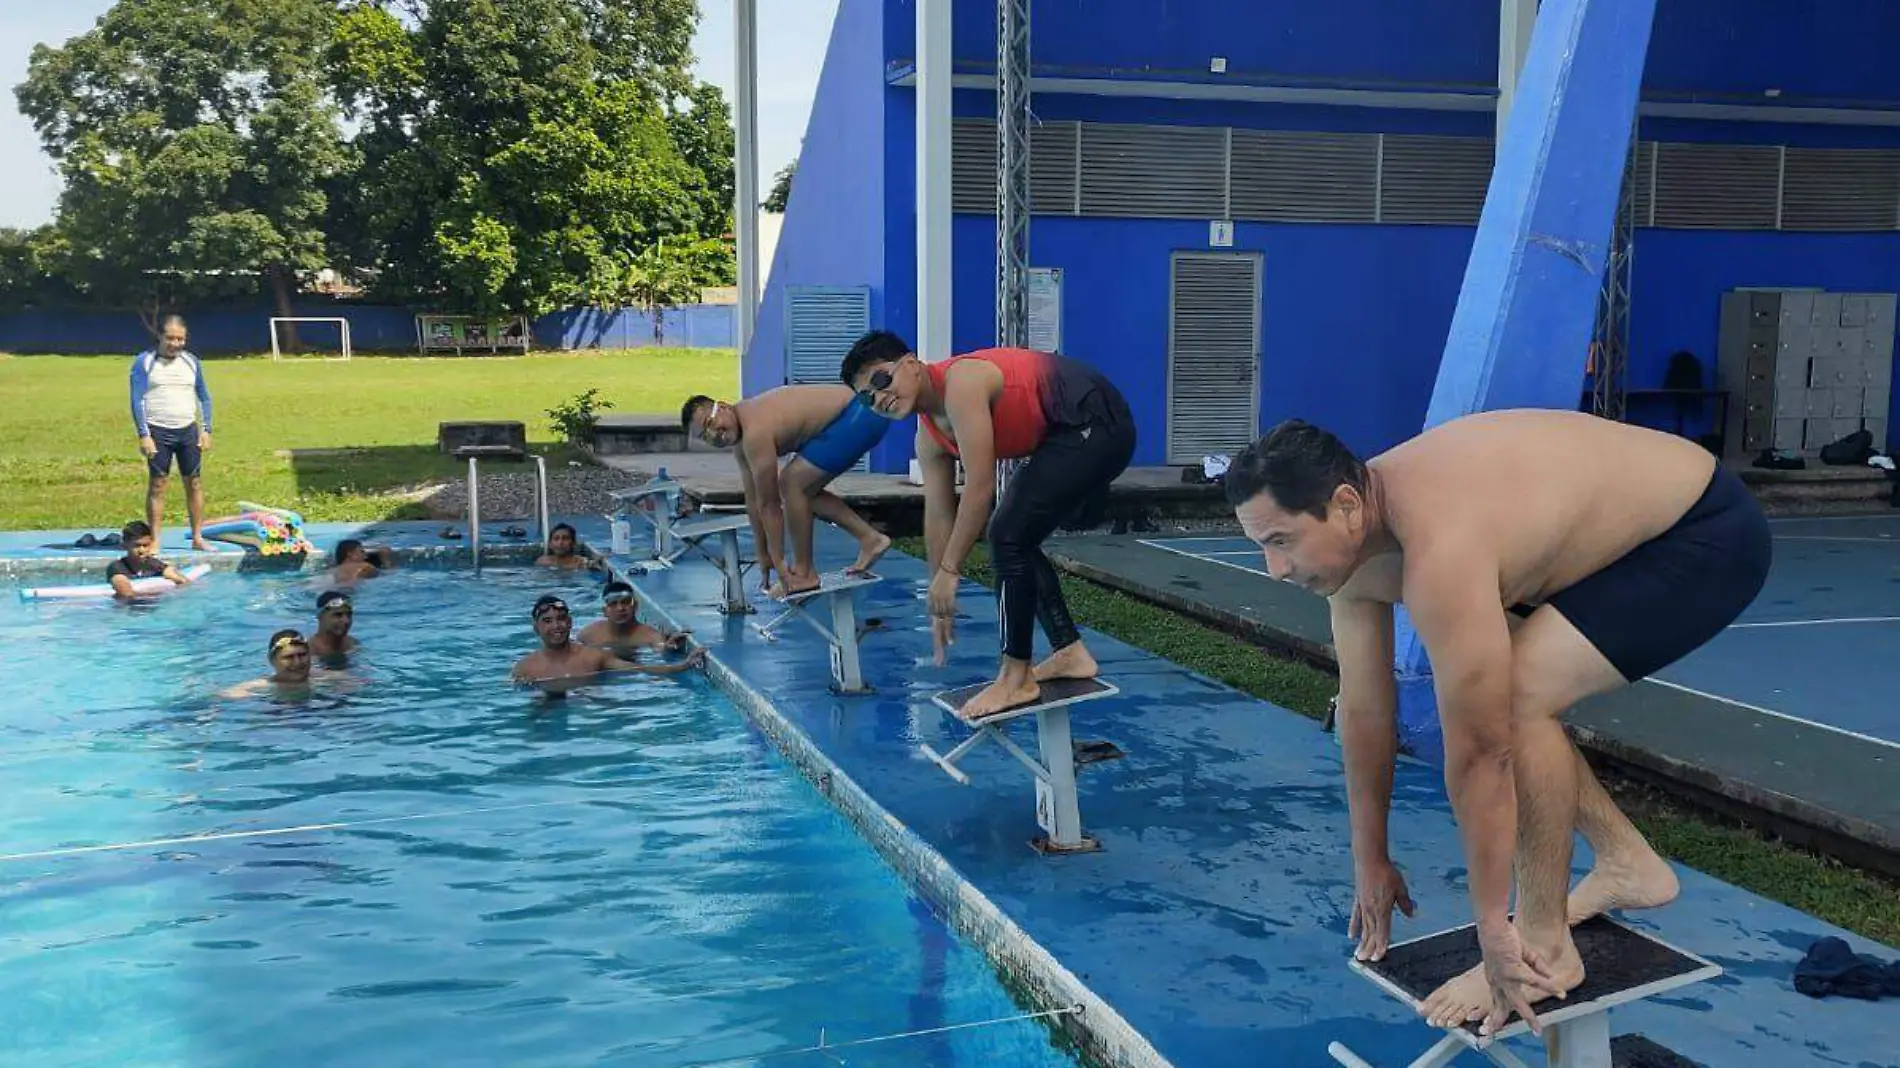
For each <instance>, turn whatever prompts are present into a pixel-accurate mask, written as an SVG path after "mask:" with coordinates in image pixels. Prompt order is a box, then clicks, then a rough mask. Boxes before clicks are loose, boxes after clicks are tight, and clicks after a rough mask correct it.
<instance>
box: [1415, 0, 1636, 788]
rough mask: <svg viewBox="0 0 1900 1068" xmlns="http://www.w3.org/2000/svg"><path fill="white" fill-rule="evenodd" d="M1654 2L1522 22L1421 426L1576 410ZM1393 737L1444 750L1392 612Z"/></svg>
mask: <svg viewBox="0 0 1900 1068" xmlns="http://www.w3.org/2000/svg"><path fill="white" fill-rule="evenodd" d="M1655 14H1656V0H1544V3H1543V4H1542V6H1541V8H1540V9H1539V10H1538V13H1537V23H1536V27H1535V29H1533V30H1532V31H1531V44H1530V51H1529V53H1528V55H1526V57H1525V60H1524V68H1523V70H1522V71H1521V72H1520V74H1519V76H1518V81H1517V86H1516V92H1515V94H1514V97H1513V102H1512V105H1511V110H1510V115H1509V117H1508V118H1507V120H1506V123H1505V127H1504V136H1503V138H1502V140H1501V141H1500V143H1499V145H1498V152H1497V161H1496V164H1495V166H1494V168H1493V170H1492V173H1491V186H1490V190H1489V191H1488V193H1487V194H1486V196H1485V201H1484V212H1483V214H1482V215H1481V216H1480V218H1479V220H1478V232H1477V237H1476V239H1475V240H1474V241H1473V243H1472V246H1471V259H1470V261H1469V263H1467V264H1466V267H1465V282H1464V288H1463V289H1462V290H1461V291H1460V292H1459V294H1458V307H1457V310H1456V311H1455V312H1454V313H1453V315H1452V321H1451V332H1450V335H1449V336H1448V337H1447V339H1446V342H1445V354H1444V357H1443V358H1442V359H1441V360H1440V361H1439V365H1438V381H1437V384H1436V386H1435V387H1434V388H1433V390H1432V401H1431V406H1430V407H1429V408H1428V409H1427V411H1426V413H1425V429H1427V430H1429V429H1431V428H1432V427H1434V426H1437V425H1439V424H1441V423H1445V422H1449V421H1450V420H1452V419H1456V418H1458V417H1459V416H1463V415H1468V414H1470V413H1472V412H1478V411H1491V410H1496V409H1499V408H1560V409H1564V410H1568V411H1575V410H1577V408H1578V407H1579V402H1580V401H1581V398H1582V395H1583V384H1584V367H1585V361H1586V360H1587V358H1588V354H1589V349H1590V339H1591V335H1592V332H1593V330H1594V328H1595V321H1596V306H1597V295H1598V293H1599V292H1600V290H1601V289H1602V285H1603V271H1604V267H1605V265H1606V263H1607V262H1608V260H1609V252H1610V237H1611V232H1612V230H1613V228H1614V226H1615V222H1616V210H1617V202H1618V200H1619V198H1620V197H1621V195H1622V185H1623V167H1624V164H1625V161H1626V159H1627V157H1628V155H1629V146H1630V130H1631V128H1632V125H1633V124H1634V122H1635V121H1636V108H1637V104H1638V101H1639V99H1640V98H1641V95H1642V81H1643V64H1644V59H1645V57H1646V56H1647V55H1648V53H1649V34H1650V26H1651V24H1652V22H1653V21H1654V19H1655ZM1394 661H1395V662H1394V665H1393V666H1394V670H1395V674H1396V675H1397V677H1398V683H1399V731H1400V735H1401V741H1402V742H1403V743H1404V744H1405V745H1406V747H1407V749H1408V750H1409V751H1411V752H1413V753H1414V754H1415V755H1417V756H1420V757H1423V758H1425V759H1429V760H1432V761H1433V762H1434V763H1439V762H1442V760H1443V745H1442V742H1441V741H1440V738H1439V733H1438V715H1437V702H1436V699H1435V697H1434V694H1433V692H1432V680H1431V664H1430V662H1429V660H1428V659H1427V657H1426V654H1425V649H1424V646H1423V644H1422V643H1421V642H1420V641H1419V640H1418V637H1417V635H1416V633H1414V632H1413V630H1412V629H1411V626H1410V624H1409V620H1408V619H1407V618H1406V616H1405V613H1404V610H1403V609H1400V611H1399V633H1398V641H1397V643H1396V646H1395V656H1394Z"/></svg>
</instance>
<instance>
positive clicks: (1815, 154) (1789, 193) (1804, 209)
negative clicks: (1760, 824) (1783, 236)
mask: <svg viewBox="0 0 1900 1068" xmlns="http://www.w3.org/2000/svg"><path fill="white" fill-rule="evenodd" d="M1781 228H1782V229H1784V230H1893V229H1896V228H1900V151H1895V150H1894V149H1890V148H1883V149H1864V148H1790V149H1788V160H1787V168H1786V170H1785V171H1784V172H1783V177H1782V186H1781Z"/></svg>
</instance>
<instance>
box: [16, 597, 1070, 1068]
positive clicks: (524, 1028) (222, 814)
mask: <svg viewBox="0 0 1900 1068" xmlns="http://www.w3.org/2000/svg"><path fill="white" fill-rule="evenodd" d="M21 581H25V582H28V583H30V584H34V585H44V584H48V583H49V582H69V581H79V579H75V578H73V577H71V576H56V577H53V578H47V577H45V576H38V577H35V578H32V579H27V580H18V579H15V580H9V582H8V583H7V584H6V585H4V586H0V678H3V679H4V680H5V686H6V692H7V693H8V694H9V695H10V696H9V697H8V699H7V700H6V701H5V702H4V706H5V712H4V715H0V826H4V828H5V840H4V843H0V853H4V855H5V858H4V859H0V1063H7V1064H34V1065H44V1066H51V1065H92V1064H98V1065H115V1066H116V1065H123V1064H131V1063H137V1064H140V1065H146V1066H169V1065H191V1066H223V1065H232V1066H236V1065H246V1066H251V1065H260V1064H271V1065H276V1066H283V1068H290V1066H297V1065H319V1064H321V1065H333V1064H340V1063H374V1064H376V1065H379V1066H396V1065H429V1066H432V1068H433V1066H435V1065H440V1064H444V1063H458V1062H460V1063H482V1064H506V1065H511V1066H524V1065H564V1066H565V1065H576V1064H614V1065H620V1064H625V1065H636V1064H637V1065H656V1066H686V1065H704V1064H711V1063H724V1062H727V1061H730V1062H732V1063H753V1062H754V1060H757V1059H760V1058H764V1057H765V1056H766V1055H768V1054H779V1053H782V1052H786V1051H792V1050H797V1049H801V1048H805V1047H809V1046H813V1045H816V1044H818V1042H819V1041H820V1035H821V1031H822V1034H823V1036H824V1040H825V1041H826V1042H828V1043H831V1044H834V1045H836V1044H839V1043H844V1042H850V1041H852V1040H858V1039H864V1038H869V1037H874V1036H885V1035H892V1034H896V1033H902V1032H915V1031H929V1030H933V1029H938V1028H951V1029H950V1030H947V1031H941V1032H939V1033H937V1034H933V1035H926V1036H920V1037H910V1038H903V1039H896V1040H892V1041H888V1042H881V1043H876V1044H871V1045H862V1046H855V1047H851V1048H849V1049H845V1050H839V1051H838V1053H839V1054H840V1055H842V1056H843V1057H845V1058H846V1059H848V1061H849V1063H850V1064H852V1065H900V1064H901V1065H944V1066H958V1065H975V1064H1009V1065H1012V1066H1017V1065H1026V1066H1032V1068H1033V1066H1044V1065H1046V1066H1051V1068H1053V1066H1057V1065H1070V1064H1073V1063H1074V1062H1073V1061H1072V1060H1071V1059H1070V1057H1069V1056H1068V1055H1067V1054H1065V1053H1063V1052H1061V1051H1059V1050H1057V1049H1054V1048H1052V1046H1051V1040H1050V1037H1049V1033H1048V1031H1047V1030H1046V1029H1045V1028H1044V1027H1043V1026H1042V1025H1041V1024H1040V1023H1038V1022H1035V1021H1033V1020H1023V1019H1015V1020H1013V1022H1007V1023H996V1024H992V1025H988V1026H975V1027H959V1026H958V1025H965V1024H971V1023H975V1022H979V1021H990V1020H1008V1019H1010V1018H1013V1017H1020V1016H1021V1015H1022V1014H1023V1011H1024V1010H1023V1009H1022V1008H1021V1007H1020V1006H1018V1005H1017V1004H1016V1003H1015V1002H1013V1001H1011V1000H1010V999H1009V997H1008V996H1007V995H1006V994H1005V992H1004V991H1003V989H1002V988H1001V986H1000V985H999V983H998V981H997V980H996V978H995V976H994V975H993V974H992V972H991V970H990V968H989V966H988V964H987V962H986V961H985V960H984V959H983V958H982V956H981V955H980V954H978V953H977V952H975V951H974V950H971V949H969V948H968V947H966V946H964V945H962V944H961V943H959V942H958V941H957V940H956V938H955V937H954V936H953V935H952V934H951V933H950V932H949V931H948V929H947V928H946V927H945V926H944V925H943V924H942V923H941V922H940V921H939V920H938V919H937V918H936V917H935V916H934V915H932V914H931V913H930V911H929V910H928V909H927V908H926V907H925V906H924V905H922V904H921V903H919V902H918V901H917V900H916V899H914V898H913V897H911V896H910V895H909V894H908V893H907V892H906V889H905V887H904V886H903V884H902V883H901V882H900V881H899V880H898V879H897V877H896V876H895V875H894V874H893V873H892V872H891V871H890V870H889V869H888V868H886V867H885V866H884V865H883V863H882V862H881V861H880V860H879V859H878V858H877V856H876V855H875V854H874V853H873V852H872V851H871V849H870V848H869V847H868V846H867V845H865V844H864V843H863V842H862V841H861V840H860V839H859V838H858V836H857V835H856V834H855V833H854V832H853V830H852V829H851V827H850V826H849V824H848V823H847V822H846V821H845V820H844V819H843V818H842V817H841V816H839V815H837V814H836V813H835V812H834V811H833V810H832V809H831V807H830V806H829V805H828V804H826V803H825V802H824V801H823V799H822V798H820V797H819V796H818V795H817V794H816V793H814V792H813V791H812V790H811V789H810V788H809V787H808V786H807V785H806V784H805V783H804V782H803V781H802V780H801V779H799V778H797V776H796V775H795V774H794V773H792V772H791V771H790V770H789V769H788V768H787V767H786V766H785V765H784V763H783V762H782V761H781V760H780V758H779V757H778V755H777V753H776V752H775V751H774V750H772V749H771V747H770V746H769V744H768V743H766V742H765V741H764V740H763V739H762V738H761V737H759V736H758V734H757V733H756V732H755V731H753V730H752V729H751V728H750V727H749V726H748V725H747V724H746V722H745V720H744V718H743V717H742V716H741V714H740V713H739V712H738V711H737V710H736V709H734V708H733V707H732V705H731V704H730V703H729V702H728V701H727V700H726V699H725V698H724V697H723V696H722V695H720V694H719V693H718V692H717V691H716V690H715V689H714V688H713V687H712V686H711V684H710V683H709V682H708V681H707V680H706V679H705V677H704V676H703V675H700V674H697V673H694V674H689V675H686V676H681V677H678V678H672V679H641V678H632V679H625V680H621V681H617V682H614V683H612V684H610V685H607V686H604V687H601V688H598V689H596V690H594V691H592V692H589V693H584V694H577V695H575V696H573V697H571V698H570V699H568V700H567V701H565V702H547V701H545V700H544V699H541V698H538V697H535V696H533V695H530V694H526V693H522V692H520V691H516V690H513V689H511V688H510V687H509V686H508V685H507V684H506V681H505V680H506V677H507V674H508V669H509V667H510V665H511V664H512V663H513V661H514V660H515V658H517V657H518V656H520V655H522V654H524V653H526V652H527V651H529V650H530V648H531V647H532V644H533V642H534V637H533V634H532V632H531V631H530V629H529V625H528V615H527V613H528V607H529V605H530V604H531V603H532V602H533V600H534V598H535V597H536V596H538V595H539V594H541V593H543V592H550V591H552V592H558V593H561V594H563V595H564V596H566V597H567V598H568V599H569V602H570V604H572V605H573V607H574V611H575V615H576V626H577V627H578V626H579V625H581V624H583V623H584V622H586V621H587V620H588V619H589V618H591V617H592V616H593V615H594V614H595V613H596V611H597V609H596V607H595V606H596V605H597V604H598V599H597V596H596V592H595V591H597V589H598V586H597V585H596V584H595V583H596V580H593V579H590V578H587V577H579V578H576V577H572V576H562V575H553V574H550V573H548V572H544V571H531V570H528V569H523V568H487V569H484V570H483V571H482V572H481V574H480V575H479V576H477V575H475V574H473V573H470V572H466V571H453V570H443V569H428V568H412V569H406V570H399V571H397V572H395V573H394V574H392V575H390V576H388V577H386V578H383V579H378V580H376V581H374V582H372V583H370V584H368V585H366V586H364V587H363V588H362V589H360V590H359V591H358V593H357V597H356V625H355V631H354V633H355V634H356V636H357V637H359V638H360V639H361V640H362V641H363V642H364V649H363V650H362V652H361V654H360V655H359V657H358V660H357V663H355V664H354V665H353V666H352V667H351V668H350V669H349V671H348V672H347V674H348V675H349V676H351V677H352V678H353V679H354V681H355V686H354V687H353V688H350V689H347V690H344V691H330V692H325V691H320V692H319V695H318V696H317V697H315V698H314V699H312V700H311V701H309V702H308V703H303V704H279V703H273V702H271V701H268V700H261V699H250V700H226V699H221V698H219V697H218V696H217V693H218V691H220V690H222V689H224V688H226V687H229V686H232V685H233V684H236V683H239V682H242V681H244V680H246V679H249V678H254V677H257V676H258V675H260V674H263V673H264V671H265V662H264V645H265V641H266V639H267V637H268V636H269V634H270V633H271V632H272V631H274V630H276V629H278V628H280V627H284V626H296V627H300V628H302V629H304V630H305V632H306V633H308V632H309V631H310V630H311V629H312V626H313V624H314V619H313V615H312V608H313V604H314V600H315V596H316V594H317V593H318V592H319V591H320V590H321V589H322V587H321V586H320V585H317V584H314V583H313V582H312V581H311V580H310V578H309V577H307V576H302V575H297V576H251V575H245V576H240V575H237V574H232V573H217V574H214V575H213V576H212V577H211V578H210V579H208V580H206V582H205V583H204V584H203V585H201V586H200V587H198V588H195V589H191V590H187V591H182V592H180V593H178V594H174V595H172V596H170V597H167V598H164V599H161V600H159V601H157V602H156V603H154V604H152V605H149V606H132V607H126V606H119V605H114V604H111V603H107V602H86V603H67V604H43V605H33V604H23V603H21V602H20V601H19V599H18V598H17V597H16V596H15V595H14V591H13V588H12V587H13V586H14V585H17V584H19V583H20V582H21ZM339 823H342V824H349V826H343V827H328V826H325V825H331V824H339ZM313 827H316V828H320V829H306V830H293V831H291V832H289V833H256V832H272V831H276V830H279V829H283V828H313ZM206 835H229V837H215V838H206V837H203V836H206ZM181 838H189V839H193V840H190V841H175V840H174V839H181ZM119 843H149V844H144V845H135V846H133V847H131V848H113V849H102V850H93V851H86V852H59V851H61V850H70V849H73V848H75V847H80V848H83V847H92V846H100V845H113V844H119ZM42 852H50V854H51V855H42V856H24V857H23V856H22V854H35V853H42ZM769 1063H771V1064H780V1063H784V1064H792V1065H797V1064H835V1063H837V1060H836V1059H835V1057H833V1056H829V1055H825V1054H813V1053H804V1054H796V1055H791V1054H789V1053H787V1054H786V1055H783V1056H773V1057H770V1058H769Z"/></svg>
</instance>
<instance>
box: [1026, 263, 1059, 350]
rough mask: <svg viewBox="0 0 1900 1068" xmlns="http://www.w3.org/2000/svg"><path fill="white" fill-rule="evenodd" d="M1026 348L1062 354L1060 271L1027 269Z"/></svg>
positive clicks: (1057, 268)
mask: <svg viewBox="0 0 1900 1068" xmlns="http://www.w3.org/2000/svg"><path fill="white" fill-rule="evenodd" d="M1029 347H1030V348H1032V349H1035V350H1036V351H1037V352H1061V351H1062V269H1061V268H1060V267H1031V268H1030V269H1029Z"/></svg>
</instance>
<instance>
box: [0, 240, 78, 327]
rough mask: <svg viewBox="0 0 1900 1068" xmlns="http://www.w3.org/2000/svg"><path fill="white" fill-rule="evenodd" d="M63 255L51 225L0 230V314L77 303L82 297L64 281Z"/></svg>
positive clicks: (63, 244) (61, 241)
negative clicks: (31, 228)
mask: <svg viewBox="0 0 1900 1068" xmlns="http://www.w3.org/2000/svg"><path fill="white" fill-rule="evenodd" d="M66 253H67V248H66V244H65V241H64V240H63V239H62V238H61V237H60V235H59V231H57V230H55V229H54V228H53V227H51V226H42V227H39V228H37V229H34V230H16V229H14V228H12V227H0V311H18V310H20V309H21V308H34V307H46V306H48V305H58V304H68V305H70V304H77V303H80V302H81V301H82V299H83V295H82V294H81V293H79V291H78V290H77V289H75V288H74V287H73V285H72V283H71V282H70V281H69V280H68V278H67V274H66Z"/></svg>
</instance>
